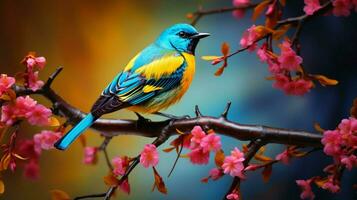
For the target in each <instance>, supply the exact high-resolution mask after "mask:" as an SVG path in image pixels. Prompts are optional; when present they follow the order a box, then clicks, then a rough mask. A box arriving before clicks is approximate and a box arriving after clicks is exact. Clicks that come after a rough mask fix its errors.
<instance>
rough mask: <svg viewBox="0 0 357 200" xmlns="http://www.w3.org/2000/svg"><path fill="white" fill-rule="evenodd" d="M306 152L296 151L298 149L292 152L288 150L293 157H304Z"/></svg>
mask: <svg viewBox="0 0 357 200" xmlns="http://www.w3.org/2000/svg"><path fill="white" fill-rule="evenodd" d="M306 154H307V152H305V151H298V150H294V151H292V152H290V155H292V156H294V157H304V156H306Z"/></svg>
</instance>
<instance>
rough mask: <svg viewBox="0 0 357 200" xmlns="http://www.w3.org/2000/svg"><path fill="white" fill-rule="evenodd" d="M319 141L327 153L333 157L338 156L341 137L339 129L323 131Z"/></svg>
mask: <svg viewBox="0 0 357 200" xmlns="http://www.w3.org/2000/svg"><path fill="white" fill-rule="evenodd" d="M321 143H322V144H323V145H324V152H325V153H326V154H327V155H329V156H334V157H338V156H340V154H341V143H342V137H341V134H340V133H339V131H337V130H333V131H331V130H327V131H325V132H324V135H323V138H322V140H321Z"/></svg>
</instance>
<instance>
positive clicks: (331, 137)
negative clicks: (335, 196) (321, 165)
mask: <svg viewBox="0 0 357 200" xmlns="http://www.w3.org/2000/svg"><path fill="white" fill-rule="evenodd" d="M321 142H322V144H323V145H324V152H325V154H326V155H329V156H331V157H332V158H333V160H334V163H333V164H330V165H328V166H327V167H325V169H324V172H325V173H327V177H323V178H322V177H319V176H315V177H312V178H310V179H307V180H297V181H296V183H297V184H298V185H299V186H300V187H301V189H302V193H301V195H300V197H301V198H302V199H314V197H315V195H314V193H313V192H312V189H311V183H315V184H316V185H317V186H319V187H321V188H323V189H325V190H328V191H330V192H332V193H336V192H339V191H340V184H341V183H340V179H341V176H342V171H343V169H344V168H346V169H348V170H352V169H353V168H355V167H357V156H356V153H357V119H356V118H354V117H350V118H348V119H343V120H342V121H341V123H340V124H339V125H338V127H337V128H336V129H335V130H326V131H324V132H323V138H322V140H321Z"/></svg>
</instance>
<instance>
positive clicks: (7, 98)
mask: <svg viewBox="0 0 357 200" xmlns="http://www.w3.org/2000/svg"><path fill="white" fill-rule="evenodd" d="M0 100H3V101H10V100H11V98H10V96H9V95H7V94H3V95H1V96H0Z"/></svg>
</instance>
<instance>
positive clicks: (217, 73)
mask: <svg viewBox="0 0 357 200" xmlns="http://www.w3.org/2000/svg"><path fill="white" fill-rule="evenodd" d="M223 71H224V66H222V67H220V68H218V69H217V71H216V72H215V73H214V75H215V76H221V75H222V74H223Z"/></svg>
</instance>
